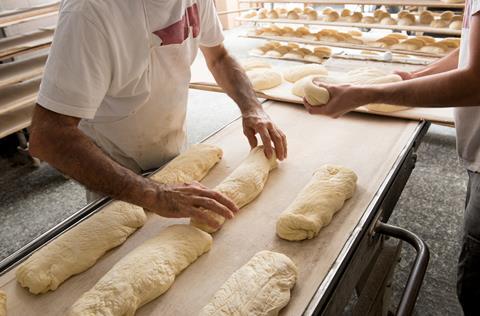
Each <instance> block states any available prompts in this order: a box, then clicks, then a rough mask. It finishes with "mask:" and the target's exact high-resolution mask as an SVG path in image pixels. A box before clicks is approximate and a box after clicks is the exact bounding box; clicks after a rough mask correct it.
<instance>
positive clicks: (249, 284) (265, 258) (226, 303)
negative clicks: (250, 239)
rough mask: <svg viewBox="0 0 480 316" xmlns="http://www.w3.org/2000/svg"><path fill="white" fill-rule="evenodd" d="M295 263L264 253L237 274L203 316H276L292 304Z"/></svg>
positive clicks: (279, 255) (236, 272)
mask: <svg viewBox="0 0 480 316" xmlns="http://www.w3.org/2000/svg"><path fill="white" fill-rule="evenodd" d="M297 274H298V272H297V267H296V266H295V263H293V261H292V260H291V259H290V258H288V257H287V256H285V255H284V254H281V253H277V252H272V251H266V250H265V251H260V252H258V253H257V254H256V255H254V256H253V257H252V258H251V259H250V261H248V262H247V263H246V264H245V265H244V266H242V267H241V268H240V269H238V270H237V271H235V273H233V274H232V275H231V276H230V278H229V279H228V280H227V281H226V282H225V283H224V284H223V285H222V287H221V288H220V289H219V290H218V291H217V293H215V295H214V296H213V298H212V299H211V300H210V302H209V303H208V304H207V305H206V306H205V307H204V308H203V309H202V310H201V311H200V314H199V316H214V315H215V316H232V315H235V316H252V315H255V316H274V315H278V313H279V311H280V310H281V309H282V308H283V307H285V306H286V305H287V304H288V302H289V300H290V290H291V289H292V288H293V286H294V285H295V282H296V279H297Z"/></svg>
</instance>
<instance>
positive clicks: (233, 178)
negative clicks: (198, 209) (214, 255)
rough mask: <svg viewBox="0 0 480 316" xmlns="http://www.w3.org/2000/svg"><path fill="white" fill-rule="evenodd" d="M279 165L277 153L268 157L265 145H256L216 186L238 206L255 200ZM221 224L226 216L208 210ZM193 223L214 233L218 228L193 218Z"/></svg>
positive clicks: (216, 189) (216, 188) (218, 190)
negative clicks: (270, 174)
mask: <svg viewBox="0 0 480 316" xmlns="http://www.w3.org/2000/svg"><path fill="white" fill-rule="evenodd" d="M277 166H278V163H277V159H276V157H275V155H273V157H272V158H270V159H267V157H266V156H265V153H264V152H263V146H259V147H255V148H254V149H252V150H251V151H250V153H249V154H248V156H247V158H246V159H245V160H244V161H243V162H242V163H241V164H240V166H238V167H237V168H236V169H235V170H233V172H232V173H231V174H230V175H229V176H228V177H227V178H225V179H224V180H223V181H222V182H221V183H220V184H219V185H217V186H216V187H215V189H214V190H215V191H217V192H220V193H222V194H224V195H225V196H227V197H228V198H229V199H231V200H232V201H233V202H234V203H235V205H237V207H238V208H241V207H243V206H245V205H247V204H248V203H250V202H251V201H253V200H254V199H255V198H256V197H257V196H258V195H259V194H260V192H262V190H263V187H264V186H265V183H266V182H267V179H268V174H269V173H270V171H271V170H273V169H275V168H276V167H277ZM207 212H209V213H210V215H211V217H213V218H214V219H215V220H216V221H217V222H218V223H219V224H220V225H222V224H223V223H224V222H225V218H224V217H223V216H221V215H219V214H217V213H214V212H212V211H208V210H207ZM191 224H192V225H195V226H196V227H198V228H200V229H202V230H204V231H206V232H208V233H213V232H216V231H217V230H218V229H215V228H212V227H210V226H208V225H206V224H204V223H201V222H199V221H197V220H195V219H193V218H192V220H191Z"/></svg>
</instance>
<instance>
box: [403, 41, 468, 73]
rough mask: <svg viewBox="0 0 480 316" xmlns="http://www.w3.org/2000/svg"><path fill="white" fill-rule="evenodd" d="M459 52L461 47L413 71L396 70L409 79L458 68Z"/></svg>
mask: <svg viewBox="0 0 480 316" xmlns="http://www.w3.org/2000/svg"><path fill="white" fill-rule="evenodd" d="M459 53H460V49H458V48H457V49H455V50H454V51H452V52H450V53H449V54H448V55H446V56H444V57H442V58H440V59H438V60H436V61H434V62H433V63H431V64H429V65H428V66H426V67H423V68H420V69H418V70H415V71H412V72H405V71H396V73H397V74H398V75H400V76H401V77H402V79H403V80H409V79H414V78H420V77H424V76H430V75H434V74H438V73H442V72H446V71H449V70H453V69H457V68H458V56H459Z"/></svg>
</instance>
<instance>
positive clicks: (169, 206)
mask: <svg viewBox="0 0 480 316" xmlns="http://www.w3.org/2000/svg"><path fill="white" fill-rule="evenodd" d="M152 202H153V203H149V205H152V207H151V208H149V210H150V211H152V212H155V213H157V214H158V215H160V216H163V217H170V218H182V217H192V218H196V219H198V220H199V221H201V222H204V223H207V224H208V225H209V226H211V227H213V228H217V227H218V222H217V221H215V219H213V218H211V217H210V216H209V215H208V212H206V211H205V210H210V211H212V212H215V213H217V214H220V215H221V216H223V217H225V218H227V219H230V218H233V216H234V213H236V212H238V207H237V206H236V205H235V203H233V202H232V201H231V200H230V199H229V198H227V197H226V196H224V195H222V194H220V193H218V192H215V191H213V190H210V189H209V188H207V187H205V186H204V185H202V184H200V183H198V182H194V183H192V184H180V185H168V186H167V185H159V186H158V189H157V190H156V192H155V195H154V198H153V201H152Z"/></svg>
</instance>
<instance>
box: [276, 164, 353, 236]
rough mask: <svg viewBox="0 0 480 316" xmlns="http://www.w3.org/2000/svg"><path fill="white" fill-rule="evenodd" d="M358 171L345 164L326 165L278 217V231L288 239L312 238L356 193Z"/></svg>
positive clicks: (278, 233) (279, 234)
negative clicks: (355, 171) (343, 165)
mask: <svg viewBox="0 0 480 316" xmlns="http://www.w3.org/2000/svg"><path fill="white" fill-rule="evenodd" d="M356 182H357V175H356V174H355V173H354V172H353V171H352V170H350V169H347V168H345V167H341V166H334V165H324V166H322V167H320V169H318V170H317V171H316V172H315V173H314V174H313V178H312V179H311V180H310V182H309V183H308V184H307V185H306V186H305V187H304V188H303V189H302V191H300V193H299V194H298V195H297V197H296V198H295V200H294V201H293V202H292V204H290V205H289V206H288V207H287V209H286V210H285V211H284V212H283V213H282V214H281V215H280V217H279V218H278V220H277V235H278V236H279V237H280V238H283V239H286V240H304V239H312V238H313V237H315V236H317V235H318V233H319V232H320V229H321V228H322V227H324V226H326V225H328V224H329V223H330V221H331V220H332V217H333V215H334V214H335V213H336V212H337V211H339V210H340V209H341V208H342V206H343V204H344V202H345V201H346V200H347V199H349V198H351V197H352V196H353V193H354V192H355V187H356Z"/></svg>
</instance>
